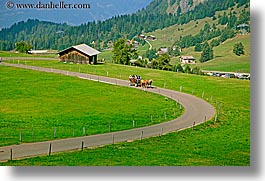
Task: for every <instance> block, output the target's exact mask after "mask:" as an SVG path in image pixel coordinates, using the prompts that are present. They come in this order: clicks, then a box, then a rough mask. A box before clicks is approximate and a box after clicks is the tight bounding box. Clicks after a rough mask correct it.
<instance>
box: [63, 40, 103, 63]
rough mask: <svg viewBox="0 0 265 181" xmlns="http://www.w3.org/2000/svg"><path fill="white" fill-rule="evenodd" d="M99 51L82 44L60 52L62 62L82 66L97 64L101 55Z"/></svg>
mask: <svg viewBox="0 0 265 181" xmlns="http://www.w3.org/2000/svg"><path fill="white" fill-rule="evenodd" d="M100 53H101V52H99V51H98V50H96V49H94V48H92V47H90V46H88V45H86V44H80V45H76V46H72V47H69V48H67V49H65V50H62V51H60V52H58V54H59V58H60V61H61V62H72V63H80V64H96V63H97V55H98V54H100Z"/></svg>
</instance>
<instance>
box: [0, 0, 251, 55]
mask: <svg viewBox="0 0 265 181" xmlns="http://www.w3.org/2000/svg"><path fill="white" fill-rule="evenodd" d="M182 1H183V2H184V1H185V2H191V1H192V0H191V1H187V0H181V1H179V0H171V1H168V0H154V1H152V2H151V3H150V4H149V5H148V6H147V7H146V8H145V9H142V10H139V11H137V12H136V13H133V14H131V15H119V16H115V17H113V18H110V19H108V20H105V21H98V22H89V23H85V24H82V25H80V26H69V25H67V24H60V25H56V24H54V23H47V22H41V21H39V20H30V21H27V22H20V23H17V24H14V25H13V26H11V27H10V28H4V29H2V30H1V31H0V49H1V50H11V49H13V48H14V44H15V43H16V42H19V41H27V42H29V43H30V44H32V45H33V47H34V49H55V50H59V49H64V48H66V47H69V46H72V45H73V44H80V43H86V44H90V45H91V42H95V43H93V46H95V48H98V49H100V48H105V47H106V44H107V43H108V42H109V41H116V40H117V39H118V38H121V37H124V38H127V39H132V38H133V37H135V36H137V35H139V34H141V33H147V32H152V31H155V30H158V29H163V28H166V27H169V26H171V25H174V24H178V25H183V24H186V23H188V22H190V21H192V20H198V19H203V18H205V17H212V16H213V15H214V14H215V12H216V11H218V10H224V9H228V8H229V7H232V6H234V5H235V3H246V2H248V1H249V0H234V1H230V0H207V1H205V2H204V3H199V4H198V5H197V6H194V4H195V3H194V2H198V1H196V0H193V1H192V2H193V6H190V8H191V9H190V10H189V11H187V12H186V13H184V12H183V13H182V12H181V13H179V14H178V13H177V14H172V13H169V12H168V11H167V10H168V9H174V8H173V6H176V5H178V4H177V3H180V2H182ZM170 2H171V3H170ZM172 2H173V4H172Z"/></svg>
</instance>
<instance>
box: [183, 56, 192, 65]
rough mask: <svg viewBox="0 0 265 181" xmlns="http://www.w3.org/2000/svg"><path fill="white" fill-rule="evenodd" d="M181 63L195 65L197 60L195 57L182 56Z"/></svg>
mask: <svg viewBox="0 0 265 181" xmlns="http://www.w3.org/2000/svg"><path fill="white" fill-rule="evenodd" d="M180 63H181V64H195V58H194V57H193V56H181V57H180Z"/></svg>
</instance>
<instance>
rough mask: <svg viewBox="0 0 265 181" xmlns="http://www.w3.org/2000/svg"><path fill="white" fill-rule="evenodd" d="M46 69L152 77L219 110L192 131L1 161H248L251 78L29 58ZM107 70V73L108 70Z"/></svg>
mask: <svg viewBox="0 0 265 181" xmlns="http://www.w3.org/2000/svg"><path fill="white" fill-rule="evenodd" d="M26 63H27V64H32V65H33V64H34V65H38V66H44V67H53V68H58V69H65V70H71V71H80V72H87V73H92V74H97V75H104V76H106V75H108V76H110V77H115V78H121V79H125V80H127V79H128V75H130V74H138V75H141V76H142V77H143V78H145V79H149V78H152V79H153V80H154V85H155V86H159V87H166V88H168V89H173V90H177V91H179V90H180V87H182V91H183V92H186V93H189V94H192V93H193V94H194V95H196V96H197V97H202V95H203V99H205V100H207V101H209V102H210V103H211V104H213V105H214V106H215V108H216V110H217V112H218V113H219V116H218V120H217V122H214V121H213V120H211V121H209V122H207V123H206V124H204V125H200V126H197V127H195V128H194V129H188V130H183V131H180V132H175V133H170V134H167V135H164V136H162V137H154V138H148V139H145V140H142V141H134V142H132V143H120V144H115V145H109V146H104V147H102V148H97V149H87V150H85V151H83V152H81V151H75V152H68V153H61V154H56V155H52V156H50V157H48V156H42V157H36V158H29V159H25V160H20V161H11V162H10V161H9V162H7V163H2V164H3V165H128V166H129V165H134V166H135V165H141V166H147V165H160V166H163V165H171V166H173V165H175V166H180V165H185V166H187V165H193V166H195V165H211V166H222V165H226V166H228V165H230V166H231V165H236V166H249V165H250V81H247V80H237V79H223V78H218V77H208V76H197V75H190V74H182V73H175V72H168V71H161V70H151V69H144V68H139V67H130V66H123V65H114V64H103V65H71V64H62V63H58V62H56V61H29V60H28V61H27V62H26ZM107 73H108V74H107Z"/></svg>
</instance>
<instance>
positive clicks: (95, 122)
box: [0, 66, 183, 146]
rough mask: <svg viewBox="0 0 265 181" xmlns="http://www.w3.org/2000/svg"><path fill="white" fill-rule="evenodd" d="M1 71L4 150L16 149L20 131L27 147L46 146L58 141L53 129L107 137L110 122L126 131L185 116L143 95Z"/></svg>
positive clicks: (158, 98) (58, 134)
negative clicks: (40, 143) (37, 143)
mask: <svg viewBox="0 0 265 181" xmlns="http://www.w3.org/2000/svg"><path fill="white" fill-rule="evenodd" d="M0 72H1V74H0V92H1V94H0V146H3V145H11V144H18V143H19V141H20V132H21V131H22V135H23V140H22V141H23V142H33V141H43V140H51V139H54V129H56V138H67V137H76V136H84V135H91V134H99V133H106V132H109V131H110V128H109V127H110V123H111V131H118V130H125V129H131V128H133V121H134V122H135V124H134V126H135V127H143V126H147V125H151V124H156V123H160V122H163V121H167V120H171V119H173V118H174V117H178V116H179V115H180V114H181V112H183V110H179V109H176V106H177V105H176V103H175V102H174V101H173V100H171V99H165V98H164V97H163V96H160V95H156V94H152V93H147V92H143V91H140V90H135V89H129V88H125V87H120V86H112V85H108V84H103V83H98V82H92V81H86V80H81V79H78V78H73V77H67V76H63V75H57V74H49V73H41V72H36V71H30V70H23V69H16V68H10V67H4V66H0ZM143 100H144V101H143ZM164 112H165V113H166V114H167V117H166V119H165V117H164ZM150 115H152V120H151V118H150ZM83 128H84V129H85V133H84V132H83Z"/></svg>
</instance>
